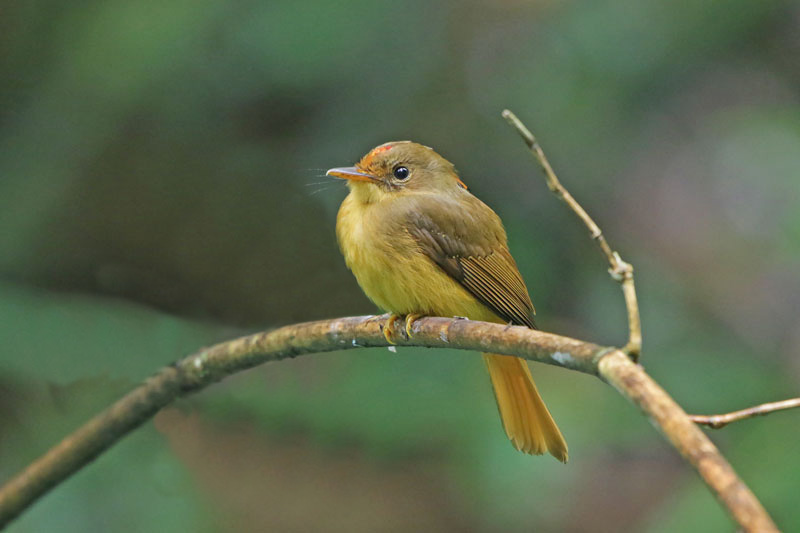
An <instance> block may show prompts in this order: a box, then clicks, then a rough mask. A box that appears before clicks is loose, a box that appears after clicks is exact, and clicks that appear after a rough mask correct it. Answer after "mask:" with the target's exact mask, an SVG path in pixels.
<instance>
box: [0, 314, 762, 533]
mask: <svg viewBox="0 0 800 533" xmlns="http://www.w3.org/2000/svg"><path fill="white" fill-rule="evenodd" d="M380 325H381V322H380V321H377V320H371V319H370V318H369V317H353V318H339V319H334V320H323V321H319V322H308V323H304V324H297V325H293V326H286V327H283V328H280V329H277V330H274V331H271V332H264V333H256V334H255V335H250V336H248V337H242V338H240V339H236V340H232V341H229V342H224V343H222V344H218V345H216V346H213V347H211V348H207V349H205V350H202V351H200V352H198V353H196V354H194V355H191V356H189V357H186V358H184V359H181V360H180V361H178V362H177V363H175V364H173V365H170V366H168V367H165V368H163V369H162V370H161V371H160V372H158V373H157V374H155V375H154V376H152V377H150V378H149V379H147V380H146V381H145V382H144V383H142V384H141V385H139V386H138V387H137V388H136V389H134V390H133V391H131V392H130V393H128V394H127V395H126V396H124V397H123V398H122V399H120V400H118V401H117V402H116V403H115V404H113V405H112V406H111V407H109V408H107V409H106V410H105V411H103V412H101V413H100V414H99V415H97V416H95V417H94V418H93V419H91V420H89V421H88V422H87V423H86V424H84V425H83V426H82V427H81V428H79V429H78V430H76V431H75V432H74V433H72V434H71V435H69V436H67V437H66V438H65V439H64V440H63V441H61V442H60V443H59V444H57V445H56V446H55V447H53V448H52V449H50V451H48V452H47V453H45V454H44V455H43V456H42V457H40V458H39V459H37V460H36V461H34V462H33V463H31V464H30V465H29V466H28V467H26V468H25V469H24V470H23V471H22V472H21V473H19V474H18V475H17V476H16V477H14V478H13V479H11V480H10V481H9V482H8V483H7V484H6V485H5V486H3V487H2V488H0V527H3V526H5V525H7V524H8V523H9V522H10V521H11V520H13V519H14V517H16V516H18V515H19V514H20V513H21V512H22V511H24V510H25V509H26V508H27V507H28V506H30V505H31V504H33V503H34V502H35V501H36V500H37V499H38V498H40V497H41V496H42V495H43V494H45V493H46V492H47V491H49V490H50V489H52V488H53V487H55V486H56V485H58V484H59V483H61V482H62V481H64V480H65V479H67V478H68V477H69V476H70V475H72V474H73V473H75V472H76V471H77V470H79V469H80V468H82V467H83V466H85V465H86V464H88V463H89V462H90V461H92V460H93V459H94V458H95V457H97V456H98V455H100V454H101V453H103V452H104V451H105V450H107V449H108V448H110V447H111V446H112V445H113V444H114V443H116V442H117V441H118V440H120V439H121V438H122V437H124V436H125V435H126V434H128V433H129V432H131V431H133V430H134V429H136V428H137V427H138V426H140V425H142V424H143V423H144V422H145V421H147V420H148V419H150V418H151V417H152V416H153V415H154V414H155V413H157V412H158V411H159V410H160V409H161V408H163V407H164V406H166V405H168V404H169V403H171V402H172V401H174V400H175V399H176V398H179V397H181V396H185V395H187V394H190V393H193V392H196V391H198V390H200V389H203V388H205V387H206V386H208V385H210V384H212V383H215V382H217V381H220V380H221V379H223V378H225V377H227V376H229V375H231V374H234V373H236V372H239V371H242V370H245V369H248V368H252V367H255V366H257V365H260V364H262V363H265V362H269V361H279V360H281V359H285V358H288V357H295V356H298V355H304V354H310V353H318V352H329V351H335V350H342V349H351V348H355V347H362V346H387V342H386V339H385V338H384V336H383V333H382V332H381V330H380ZM411 332H412V338H411V339H405V338H404V337H403V336H402V335H397V336H396V340H397V341H398V344H399V345H405V346H427V347H448V348H459V349H464V350H473V351H481V352H492V353H499V354H506V355H516V356H519V357H523V358H525V359H529V360H532V361H538V362H542V363H548V364H552V365H556V366H562V367H565V368H569V369H572V370H577V371H580V372H585V373H587V374H593V375H596V376H598V377H599V378H600V379H602V380H604V381H606V382H608V383H610V384H611V385H612V386H614V388H616V389H617V390H618V391H619V392H620V394H622V395H623V396H624V397H625V398H627V399H628V400H629V401H631V402H632V403H633V404H635V405H636V406H637V407H639V409H641V410H642V412H644V414H645V415H647V417H648V418H649V419H650V421H651V422H652V423H653V425H655V426H656V427H657V428H658V429H659V430H660V431H661V432H662V433H663V434H664V435H665V436H666V438H667V440H668V441H669V442H670V443H672V445H673V446H674V447H675V448H676V449H677V450H678V452H679V453H680V454H681V455H682V456H683V457H684V458H685V459H686V460H687V461H688V462H689V463H690V464H691V465H692V466H693V467H694V468H695V469H696V470H697V472H698V473H699V474H700V476H701V477H702V478H703V480H704V481H705V482H706V484H707V485H708V486H709V488H710V489H711V490H712V492H713V493H714V494H715V495H716V497H717V499H718V500H719V501H720V502H721V503H722V505H723V506H724V507H725V508H727V510H728V512H729V513H730V515H731V516H732V517H733V519H734V520H735V521H736V522H737V523H738V524H739V526H740V527H741V528H742V529H743V530H744V531H759V532H765V531H777V528H776V526H775V524H774V523H773V522H772V520H771V519H770V517H769V515H768V514H767V513H766V511H765V510H764V508H763V507H762V506H761V504H760V503H759V501H758V500H757V499H756V497H755V496H754V495H753V493H752V492H751V491H750V490H749V489H748V488H747V487H746V486H745V484H744V483H743V482H742V481H741V480H740V479H739V478H738V477H737V476H736V473H735V472H734V471H733V468H732V467H731V466H730V464H728V462H727V461H726V460H725V459H724V458H723V457H722V455H721V454H720V453H719V451H718V450H717V448H716V447H715V446H714V444H712V443H711V441H710V440H709V439H708V437H707V436H706V435H705V434H704V433H703V432H702V431H701V430H700V429H699V428H698V427H697V426H696V425H695V424H693V423H692V421H691V420H690V419H689V418H688V416H687V415H686V413H684V412H683V410H682V409H681V408H680V407H679V406H678V405H677V404H676V403H675V401H674V400H672V398H670V397H669V395H667V393H666V392H664V390H663V389H661V387H659V386H658V385H657V384H656V383H655V381H653V380H652V379H651V378H650V377H649V376H648V375H647V374H646V373H645V371H644V370H643V369H642V367H641V366H639V365H637V364H635V363H633V362H632V361H631V360H630V359H629V358H628V356H627V355H626V354H625V353H623V352H622V351H620V350H618V349H615V348H609V347H603V346H599V345H596V344H592V343H589V342H584V341H580V340H576V339H571V338H568V337H561V336H559V335H553V334H551V333H544V332H541V331H536V330H532V329H528V328H525V327H522V326H511V327H509V326H506V325H504V324H491V323H486V322H473V321H470V320H458V319H446V318H423V319H419V320H417V321H415V322H414V323H413V324H412V326H411Z"/></svg>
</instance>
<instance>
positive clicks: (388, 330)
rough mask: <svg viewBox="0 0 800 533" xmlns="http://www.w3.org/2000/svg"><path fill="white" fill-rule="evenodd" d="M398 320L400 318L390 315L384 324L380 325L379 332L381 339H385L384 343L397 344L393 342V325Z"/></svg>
mask: <svg viewBox="0 0 800 533" xmlns="http://www.w3.org/2000/svg"><path fill="white" fill-rule="evenodd" d="M398 320H400V317H399V316H397V315H396V314H394V313H392V314H390V315H389V318H387V319H386V322H384V323H383V324H381V332H382V333H383V338H384V339H386V342H388V343H389V344H392V345H395V344H397V343H396V342H395V341H394V340H395V333H394V324H395V322H397V321H398Z"/></svg>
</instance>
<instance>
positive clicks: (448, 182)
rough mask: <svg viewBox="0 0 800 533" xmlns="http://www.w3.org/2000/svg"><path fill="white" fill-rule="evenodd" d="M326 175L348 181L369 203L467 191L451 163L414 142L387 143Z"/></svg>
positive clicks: (362, 198) (352, 188)
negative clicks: (412, 194)
mask: <svg viewBox="0 0 800 533" xmlns="http://www.w3.org/2000/svg"><path fill="white" fill-rule="evenodd" d="M326 174H327V175H328V176H334V177H336V178H342V179H346V180H347V184H348V186H349V187H350V189H351V190H352V191H353V192H354V193H355V194H356V195H357V196H358V197H359V199H361V200H362V201H364V202H367V203H372V202H375V201H380V200H382V199H385V198H389V197H391V196H394V195H398V194H403V193H409V192H431V193H437V192H438V193H451V194H452V193H454V192H459V191H463V190H465V189H466V188H467V186H466V185H464V182H462V181H461V180H460V179H459V178H458V174H457V173H456V170H455V167H454V166H453V164H452V163H451V162H450V161H448V160H447V159H445V158H443V157H442V156H440V155H439V154H437V153H436V152H434V151H433V149H431V148H428V147H427V146H423V145H421V144H417V143H414V142H411V141H393V142H388V143H384V144H382V145H380V146H377V147H375V148H373V149H372V150H370V151H369V153H368V154H367V155H365V156H364V157H362V158H361V160H360V161H359V162H358V163H356V165H355V166H354V167H343V168H332V169H330V170H329V171H328V172H327V173H326Z"/></svg>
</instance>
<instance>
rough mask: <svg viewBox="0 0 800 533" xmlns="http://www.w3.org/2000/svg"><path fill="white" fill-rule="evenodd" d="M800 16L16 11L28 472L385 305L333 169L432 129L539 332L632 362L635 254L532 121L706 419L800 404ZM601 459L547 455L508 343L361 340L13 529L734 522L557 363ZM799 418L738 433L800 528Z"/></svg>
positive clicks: (8, 398) (121, 7) (734, 437)
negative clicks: (558, 184) (338, 238)
mask: <svg viewBox="0 0 800 533" xmlns="http://www.w3.org/2000/svg"><path fill="white" fill-rule="evenodd" d="M799 26H800V3H798V2H752V1H744V0H733V1H707V2H672V3H668V2H655V1H644V2H642V1H639V0H627V1H613V2H612V1H590V0H585V1H573V2H546V1H542V2H525V1H521V0H509V1H501V2H497V1H478V0H469V1H462V2H455V1H454V2H428V1H426V2H422V1H410V2H371V1H366V0H351V1H343V2H322V1H315V2H310V1H308V2H290V1H261V2H256V1H233V2H231V1H222V0H208V1H204V2H194V1H188V0H172V1H167V2H156V1H153V0H145V1H142V2H127V1H122V0H107V1H104V2H99V1H95V0H83V1H78V2H56V1H54V0H32V1H27V2H19V1H17V2H14V1H9V0H0V346H2V347H1V348H0V428H1V429H0V479H7V478H8V477H10V476H11V475H12V474H13V473H15V472H16V471H17V470H19V469H20V468H21V467H23V466H24V465H25V464H26V463H27V462H29V461H30V460H32V459H33V458H35V457H37V456H38V455H39V454H41V453H42V452H43V451H45V450H46V449H47V448H48V447H49V446H51V445H52V444H53V443H55V442H56V441H57V440H58V439H59V438H61V437H62V436H64V435H65V434H66V433H67V432H69V431H70V430H72V429H73V428H75V427H76V426H77V425H78V424H79V423H81V422H82V421H84V420H85V419H86V418H87V417H88V416H90V415H91V414H93V413H95V412H97V411H98V410H100V409H101V408H102V407H103V406H105V405H107V403H108V402H110V401H111V400H112V399H115V398H117V397H119V396H120V395H122V394H123V393H125V392H126V391H127V390H129V389H130V388H131V387H132V386H133V385H134V384H136V383H137V382H139V381H140V380H142V379H143V378H144V377H146V376H147V375H148V374H150V373H152V372H154V371H155V370H156V369H157V368H159V367H160V366H162V365H164V364H168V363H170V362H171V361H174V360H175V359H177V358H179V357H180V356H182V355H185V354H188V353H190V352H192V351H194V350H195V349H197V348H199V347H200V346H203V345H207V344H209V343H212V342H215V341H219V340H223V339H227V338H231V337H233V336H236V335H239V334H242V333H245V332H250V331H256V330H261V329H267V328H272V327H276V326H279V325H282V324H288V323H292V322H296V321H302V320H312V319H320V318H330V317H336V316H343V315H352V314H367V313H372V312H374V308H373V306H372V305H371V304H370V303H369V302H368V301H367V300H366V298H365V297H364V296H363V295H362V293H361V291H360V290H359V288H358V287H357V285H356V283H355V281H354V280H353V278H352V277H351V275H350V273H349V272H348V271H347V269H346V267H345V266H344V263H343V261H342V259H341V257H340V255H339V253H338V250H337V248H336V243H335V237H334V223H335V215H336V210H337V207H338V204H339V202H340V201H341V200H342V198H343V197H344V195H345V188H344V187H343V186H342V184H341V183H338V182H336V183H333V182H331V181H330V180H328V179H326V178H325V177H324V171H325V169H327V168H330V167H333V166H344V165H349V164H352V163H354V162H355V161H356V160H357V159H358V158H359V157H360V156H361V155H362V154H363V153H365V152H366V151H367V150H368V149H370V148H371V147H372V146H374V145H377V144H379V143H382V142H385V141H388V140H398V139H413V140H416V141H419V142H422V143H424V144H427V145H429V146H433V147H435V148H436V149H437V151H439V152H440V153H441V154H443V155H444V156H445V157H447V158H448V159H450V160H452V161H454V162H455V163H456V166H457V167H458V168H459V169H460V171H461V175H462V177H463V179H464V181H465V182H467V183H468V184H469V186H470V188H471V190H472V191H473V192H474V193H475V194H476V195H477V196H479V197H480V198H482V199H483V200H485V201H486V202H487V203H488V204H489V205H491V206H493V207H494V208H495V210H496V211H498V213H499V214H500V215H501V216H502V217H503V219H504V221H505V223H506V226H507V229H508V232H509V236H510V241H511V249H512V252H513V253H514V255H515V257H516V258H517V261H518V263H519V265H520V269H521V271H522V273H523V275H524V277H525V278H526V280H527V281H528V285H529V286H530V287H531V289H532V290H531V292H532V296H533V300H534V302H535V303H536V307H537V310H538V312H539V314H538V316H537V320H538V322H539V325H540V327H542V328H543V329H545V330H548V331H554V332H558V333H562V334H566V335H570V336H574V337H579V338H584V339H587V340H592V341H595V342H599V343H609V344H621V343H623V342H624V341H625V337H626V325H625V312H624V306H623V301H622V297H621V294H620V292H619V289H618V287H617V286H616V285H615V284H614V283H613V282H612V281H610V279H609V277H608V274H607V273H606V265H605V264H604V262H603V260H602V257H601V256H600V254H598V253H597V251H596V250H595V249H594V246H593V245H592V243H591V242H590V241H589V239H588V238H587V234H586V231H585V229H584V228H582V227H581V226H579V224H578V223H577V222H576V221H575V220H573V217H572V215H571V214H569V213H568V212H567V211H566V210H565V209H564V208H563V207H562V206H561V205H559V203H558V202H557V201H556V200H555V199H554V198H553V197H552V196H551V195H550V194H549V193H548V192H547V189H546V187H545V186H544V183H543V181H542V179H541V177H540V175H539V173H538V169H537V167H536V164H535V162H534V160H533V159H532V158H531V157H530V156H529V154H527V152H526V151H525V148H524V146H523V144H522V143H521V141H520V140H519V138H518V137H517V135H516V134H515V133H514V132H513V131H512V130H511V129H510V128H509V127H508V126H507V125H506V124H505V122H504V121H503V120H502V119H501V118H500V115H499V113H500V111H501V110H502V109H503V108H504V107H508V108H511V109H513V110H514V111H515V112H517V114H518V115H519V116H520V117H521V118H522V119H523V120H525V121H526V122H527V123H528V125H529V126H531V127H532V129H533V130H534V132H535V133H536V134H537V135H538V136H539V138H540V140H541V142H542V144H543V146H544V148H545V150H546V151H547V153H548V155H549V157H550V159H551V161H552V163H553V165H554V166H555V167H556V169H557V171H558V173H559V175H560V176H561V179H562V180H563V181H564V182H565V184H566V185H567V186H568V187H569V188H570V189H571V191H572V192H573V193H574V194H575V196H577V198H578V199H579V200H580V201H581V202H582V203H583V204H584V206H586V208H587V209H588V210H589V211H590V212H591V213H592V214H593V215H594V216H595V217H596V219H597V221H598V222H599V223H600V224H601V226H602V227H603V228H604V229H605V231H606V233H607V235H608V236H609V239H610V241H611V243H612V245H614V246H615V247H617V248H618V249H619V250H620V251H621V252H622V253H623V256H624V257H625V258H626V259H627V260H629V261H631V262H632V263H634V265H635V266H636V273H637V285H638V289H639V297H640V302H641V309H642V319H643V327H644V335H645V353H644V358H643V362H644V364H645V366H646V368H647V370H648V371H649V372H650V373H651V374H652V375H653V377H655V379H656V380H658V381H659V382H660V383H662V384H663V385H664V387H665V388H666V389H667V390H668V391H670V392H671V393H672V394H674V397H675V398H676V399H677V400H678V402H679V403H681V404H682V405H683V406H684V407H685V408H686V409H687V410H688V411H690V412H704V413H715V412H724V411H729V410H733V409H738V408H742V407H745V406H748V405H751V404H755V403H760V402H764V401H771V400H777V399H782V398H786V397H791V396H796V395H797V394H798V389H800V359H799V358H798V355H800V334H799V333H798V331H800V328H798V325H799V323H798V309H800V282H799V281H798V279H799V276H798V272H799V271H800V60H798V57H800V33H799V32H798V27H799ZM534 372H535V374H536V375H537V377H538V379H537V381H538V383H539V386H540V389H541V390H542V393H543V395H544V396H545V398H546V399H547V402H548V405H549V406H550V408H551V410H552V412H553V414H554V416H555V418H556V419H557V420H558V422H559V424H560V426H561V428H562V430H563V432H564V434H565V436H566V438H567V440H568V441H569V443H570V452H571V454H570V455H571V460H570V462H569V464H568V465H566V466H564V465H561V464H559V463H557V462H556V461H554V460H553V459H552V458H549V457H529V456H525V455H523V454H519V453H516V452H515V451H514V450H513V449H512V447H511V446H510V445H509V443H508V441H507V440H506V438H505V436H504V434H503V432H502V430H501V427H500V423H499V421H498V417H497V414H496V409H495V406H494V403H493V400H492V394H491V392H490V385H489V382H488V378H487V376H486V375H485V371H484V369H483V365H482V363H481V361H480V358H479V356H477V355H476V354H467V353H459V352H455V351H442V350H438V351H426V350H413V349H400V350H398V353H397V354H392V353H390V352H388V351H387V350H385V349H381V350H358V351H351V352H341V353H334V354H327V355H319V356H308V357H302V358H299V359H296V360H291V361H285V362H281V363H279V364H272V365H267V366H264V367H263V368H258V369H255V370H252V371H249V372H245V373H242V374H240V375H237V376H236V377H234V378H231V379H228V380H226V381H225V382H223V383H221V384H219V385H216V386H214V387H211V388H210V389H208V390H206V391H204V392H203V393H201V394H198V395H196V396H193V397H191V398H188V399H186V400H184V401H181V402H180V403H179V404H178V405H176V406H175V407H174V408H170V409H168V410H167V411H165V412H163V413H161V414H159V415H158V416H157V417H156V419H155V421H154V422H151V423H147V424H146V425H145V426H144V427H143V428H142V429H140V430H138V431H136V432H135V433H134V434H132V435H131V436H129V437H127V438H126V439H124V440H123V441H122V442H121V443H120V444H118V445H117V446H115V447H114V448H113V449H112V450H110V451H109V452H108V453H107V454H105V455H103V456H102V457H101V458H99V459H98V460H97V461H96V462H95V463H93V464H92V465H90V466H89V467H88V468H86V469H84V470H83V471H81V472H80V473H79V474H78V475H76V476H74V477H73V478H71V479H69V480H68V481H67V482H66V483H64V484H63V485H62V486H60V487H58V488H57V489H56V490H54V491H53V492H52V493H50V494H48V495H47V496H46V497H45V498H43V499H42V500H41V501H40V502H38V503H37V504H36V505H35V506H34V507H32V508H31V509H30V510H29V511H28V512H27V513H26V514H25V515H24V516H23V517H21V518H20V519H19V520H18V521H17V522H15V523H14V524H13V526H12V527H11V530H12V531H20V532H41V531H60V532H72V531H74V532H84V531H201V532H204V531H208V532H211V531H223V532H227V531H264V530H273V531H409V530H424V531H452V530H458V531H500V530H503V531H523V530H532V529H535V530H537V531H567V532H582V531H609V532H612V531H613V532H618V531H648V532H671V531H731V530H732V529H733V526H732V524H731V523H730V522H729V520H728V519H727V517H726V516H725V515H724V514H723V512H722V511H721V509H720V507H719V505H718V504H717V503H716V502H715V500H714V498H713V497H712V496H711V494H710V493H709V492H708V491H707V490H705V488H704V486H703V485H702V484H701V483H700V481H699V480H698V478H697V477H696V476H695V474H694V473H693V472H692V471H691V470H690V469H689V468H688V467H686V466H685V465H684V464H683V463H682V462H681V461H680V460H679V459H678V457H677V456H676V454H675V452H673V450H672V449H671V448H669V447H668V446H667V444H665V442H664V441H663V440H662V439H661V438H660V437H659V435H658V434H657V433H656V432H655V431H654V429H653V428H652V427H651V426H650V424H648V423H647V421H646V420H645V419H644V418H643V417H642V416H641V415H640V414H639V413H638V412H637V411H636V410H635V409H634V408H633V407H632V406H630V405H629V404H627V403H626V402H625V401H624V400H622V399H621V398H620V397H619V395H618V394H616V393H615V392H614V391H613V390H612V389H611V388H609V387H607V386H605V385H603V384H602V383H600V382H599V381H598V380H596V379H592V378H590V377H587V376H584V375H580V374H577V373H575V372H568V371H564V370H561V369H558V368H553V367H546V366H544V365H536V366H535V368H534ZM799 423H800V412H789V413H782V414H776V415H773V416H771V417H768V418H760V419H756V420H751V421H746V422H742V423H739V424H736V425H733V426H731V427H728V428H726V429H724V430H721V431H717V432H713V434H712V438H713V439H714V441H715V442H716V443H717V444H718V445H719V446H720V448H721V449H722V450H723V452H724V453H725V454H726V456H727V457H728V458H729V459H730V460H731V462H732V463H733V465H734V467H735V468H736V469H737V470H738V471H739V473H740V474H741V475H742V477H743V478H744V480H745V481H746V482H747V483H749V484H750V486H751V487H752V488H753V489H754V491H755V492H756V494H758V495H759V496H760V498H761V500H762V502H763V503H764V504H765V506H766V507H767V509H768V510H769V511H770V512H771V513H772V515H773V516H774V518H775V519H776V521H777V522H778V524H779V525H780V526H781V527H782V528H783V529H785V530H786V531H798V530H800V510H798V507H797V495H798V494H799V493H800V453H798V446H797V440H798V430H797V428H798V427H800V424H799Z"/></svg>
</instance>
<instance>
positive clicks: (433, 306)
mask: <svg viewBox="0 0 800 533" xmlns="http://www.w3.org/2000/svg"><path fill="white" fill-rule="evenodd" d="M372 215H373V214H372V213H370V212H369V207H368V206H367V207H364V206H361V205H355V202H353V201H352V200H351V197H348V198H347V199H345V201H344V203H343V204H342V207H341V209H340V210H339V216H338V218H337V224H336V233H337V236H338V238H339V245H340V247H341V248H342V253H343V255H344V258H345V262H346V263H347V266H348V267H349V268H350V270H352V272H353V274H354V275H355V277H356V280H358V284H359V285H360V286H361V288H362V290H363V291H364V293H365V294H366V295H367V297H368V298H369V299H370V300H372V301H373V302H375V304H377V305H378V306H379V307H380V308H381V309H384V310H385V311H389V312H391V313H395V314H398V315H405V314H409V313H419V314H423V315H429V316H463V317H467V318H470V319H472V320H484V321H492V322H502V320H501V319H500V318H499V317H497V315H495V314H494V313H493V312H492V311H491V310H490V309H489V308H488V307H486V306H485V305H483V304H482V303H481V302H479V301H478V300H477V299H476V298H475V297H474V296H472V294H470V293H469V292H468V291H467V290H466V289H465V288H464V287H462V286H461V285H460V284H459V283H458V282H457V281H455V280H454V279H453V278H451V277H450V276H448V275H447V274H446V273H445V272H444V271H443V270H442V269H441V268H440V267H439V266H438V265H437V264H436V263H434V262H433V261H432V260H431V259H429V258H428V257H427V256H426V255H425V254H424V253H423V252H422V251H420V249H419V248H418V246H417V244H416V242H415V241H414V239H413V237H411V235H410V234H408V233H407V232H406V231H404V230H402V228H386V227H383V228H382V227H380V226H378V225H377V224H379V222H377V219H376V217H374V216H372Z"/></svg>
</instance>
